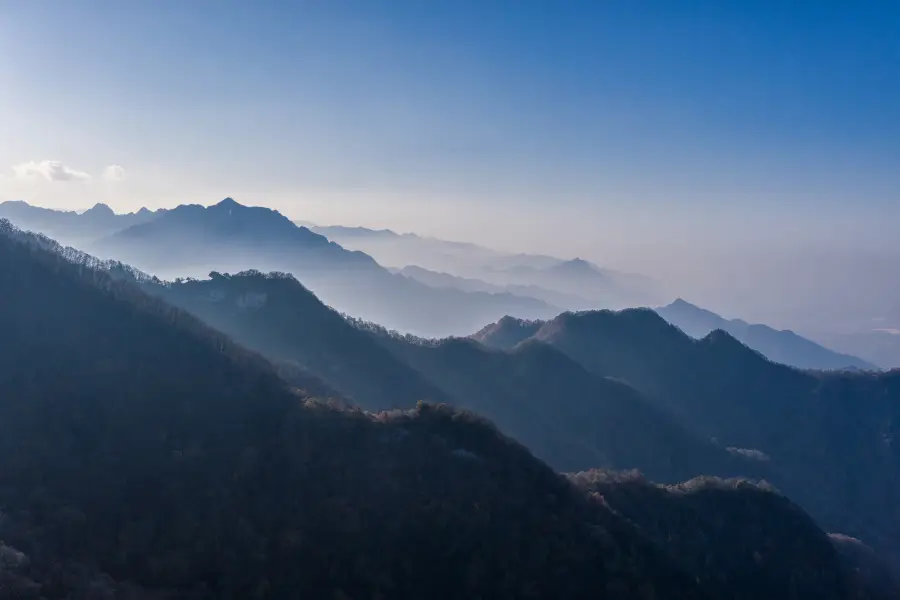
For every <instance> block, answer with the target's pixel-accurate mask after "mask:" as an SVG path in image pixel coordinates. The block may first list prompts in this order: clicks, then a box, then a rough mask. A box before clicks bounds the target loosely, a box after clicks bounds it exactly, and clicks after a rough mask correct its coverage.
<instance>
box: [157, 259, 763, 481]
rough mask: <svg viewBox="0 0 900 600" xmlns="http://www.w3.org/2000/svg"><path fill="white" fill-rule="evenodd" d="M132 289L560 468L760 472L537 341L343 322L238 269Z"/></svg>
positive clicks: (373, 394) (299, 294)
mask: <svg viewBox="0 0 900 600" xmlns="http://www.w3.org/2000/svg"><path fill="white" fill-rule="evenodd" d="M143 285H144V288H145V289H146V290H147V291H149V292H151V293H153V294H156V295H159V296H161V297H162V298H164V299H165V300H167V301H168V302H171V303H172V304H174V305H176V306H178V307H180V308H184V309H186V310H188V311H190V312H192V313H193V314H195V315H196V316H198V317H200V318H201V319H203V320H204V321H206V322H207V323H208V324H210V325H212V326H213V327H216V328H217V329H219V330H221V331H223V332H225V333H227V334H228V335H230V336H232V337H233V338H234V339H235V340H237V341H238V342H239V343H241V344H244V345H245V346H247V347H249V348H251V349H253V350H257V351H259V352H262V353H263V354H265V355H266V356H268V357H270V358H272V359H275V360H280V361H287V362H289V363H293V364H296V365H298V366H299V367H301V368H302V369H303V370H304V371H306V372H308V373H310V374H311V375H313V376H315V377H317V378H319V379H321V380H322V381H323V382H325V383H326V384H327V385H328V386H329V387H330V388H333V389H335V390H337V391H339V392H340V394H341V395H342V396H343V397H345V398H348V399H350V400H351V401H352V402H354V403H356V404H357V405H359V406H362V407H364V408H366V409H370V410H380V409H386V408H394V407H398V408H410V407H412V406H415V404H416V402H417V401H418V400H431V401H438V402H449V403H452V404H453V405H455V406H458V407H462V408H466V409H470V410H474V411H476V412H478V413H480V414H483V415H484V416H486V417H488V418H489V419H491V420H492V421H494V422H496V423H497V424H498V425H499V426H500V427H501V428H502V429H503V430H504V431H505V432H507V433H508V434H511V435H512V436H513V437H515V438H516V439H518V440H520V441H521V442H522V443H524V444H525V445H526V446H528V447H529V448H530V449H531V450H532V451H533V452H535V453H536V454H537V455H538V456H539V457H540V458H543V459H545V460H547V461H548V462H550V464H551V465H553V466H554V467H556V468H557V469H560V470H582V469H586V468H590V467H595V466H603V467H608V468H620V469H621V468H640V469H642V470H643V471H644V472H646V473H647V474H648V475H650V476H652V477H654V478H658V479H660V480H664V481H680V480H682V479H685V478H689V477H692V476H696V475H697V474H701V473H712V474H721V475H735V474H748V473H749V474H752V475H757V476H764V475H766V474H767V470H766V469H765V466H764V465H758V464H756V463H754V462H752V461H748V460H746V459H745V458H744V457H735V456H732V455H730V454H728V453H727V452H726V451H725V450H724V449H722V448H719V447H716V446H715V445H713V444H711V443H709V442H707V441H705V440H703V439H702V438H699V437H698V436H695V435H693V434H690V433H688V432H686V431H684V430H683V428H682V427H681V426H680V425H678V424H677V423H675V422H674V421H673V420H672V419H671V418H670V417H669V416H668V415H666V414H664V413H662V412H660V411H658V410H657V409H654V408H652V407H650V406H649V405H648V404H647V403H646V401H645V400H643V399H642V398H640V395H639V394H638V393H637V392H636V391H635V390H634V389H632V388H629V387H628V386H625V385H622V384H619V383H615V382H611V381H607V380H605V379H603V378H599V377H596V376H593V375H591V374H590V373H588V372H587V371H585V370H584V368H582V367H581V366H579V365H578V364H577V363H575V362H574V361H572V360H571V359H569V358H568V357H566V356H565V355H563V354H562V353H560V352H558V351H555V350H553V349H552V348H550V347H549V346H546V345H543V344H535V345H533V346H532V347H526V348H521V349H518V350H517V351H516V352H514V353H501V352H490V351H487V350H486V349H485V348H484V347H483V346H480V345H478V344H475V343H472V342H468V341H465V340H447V341H442V342H436V343H433V344H432V343H423V342H422V341H420V340H416V339H411V338H407V337H400V336H397V335H393V334H390V333H388V332H387V331H386V330H383V329H381V328H377V327H374V326H372V325H369V324H367V323H364V322H359V323H357V325H356V326H355V325H354V324H351V323H350V322H348V321H347V320H346V319H345V318H344V317H342V316H340V315H339V314H337V313H336V312H334V311H333V310H331V309H329V308H328V307H326V306H325V305H324V304H322V303H320V302H319V301H318V300H317V299H316V298H315V296H314V295H313V294H312V293H311V292H309V291H308V290H307V289H305V288H304V287H303V286H302V285H300V283H298V282H297V281H296V280H294V279H293V278H291V277H287V276H284V275H277V274H276V275H263V274H261V273H258V272H246V273H241V274H238V275H233V276H229V275H219V274H213V277H212V278H211V279H210V280H205V281H186V282H175V283H171V284H166V285H160V284H158V283H156V282H152V281H151V282H146V281H145V282H144V283H143Z"/></svg>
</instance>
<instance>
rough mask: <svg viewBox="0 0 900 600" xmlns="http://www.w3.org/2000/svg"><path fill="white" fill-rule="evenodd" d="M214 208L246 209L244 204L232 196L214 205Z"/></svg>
mask: <svg viewBox="0 0 900 600" xmlns="http://www.w3.org/2000/svg"><path fill="white" fill-rule="evenodd" d="M213 208H245V207H244V206H243V205H242V204H239V203H238V202H237V201H236V200H235V199H234V198H232V197H231V196H229V197H227V198H225V199H224V200H222V201H221V202H219V203H218V204H214V205H213Z"/></svg>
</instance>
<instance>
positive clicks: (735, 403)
mask: <svg viewBox="0 0 900 600" xmlns="http://www.w3.org/2000/svg"><path fill="white" fill-rule="evenodd" d="M474 338H475V339H476V340H478V341H479V342H480V343H483V344H486V345H488V346H491V347H497V348H501V349H502V348H509V347H510V345H511V344H512V348H513V349H514V348H517V347H519V346H521V345H522V344H528V343H533V342H534V341H539V342H543V343H546V344H550V345H552V346H553V347H555V348H557V349H558V350H560V351H562V352H564V353H565V354H566V355H568V356H570V357H571V358H573V359H574V360H576V361H577V362H578V363H579V364H581V365H583V366H584V367H585V368H586V369H587V370H589V371H591V372H593V373H595V374H597V375H602V376H606V377H613V378H616V379H619V380H622V381H626V382H628V383H629V384H631V385H633V386H634V387H635V388H636V389H638V390H640V391H641V392H642V393H643V394H644V395H645V397H646V398H648V399H650V400H652V401H653V403H654V405H655V406H656V407H657V408H660V409H662V410H666V411H669V412H670V413H671V414H674V415H676V416H677V417H678V419H679V421H680V422H681V423H683V424H684V425H685V426H686V427H687V428H689V430H691V431H693V432H696V433H698V434H701V435H703V436H706V437H708V438H709V439H714V440H716V441H717V443H719V444H721V445H723V446H726V447H728V448H730V449H731V451H732V452H735V453H739V454H741V455H744V456H748V457H756V458H758V459H759V460H761V461H763V462H765V463H767V464H768V465H769V466H770V468H773V469H775V470H776V471H778V472H780V473H781V475H782V477H784V479H781V478H779V479H777V481H778V485H779V486H781V487H783V489H785V491H787V492H788V493H789V495H791V497H793V498H794V499H796V500H798V501H799V502H800V504H801V505H803V506H805V507H806V508H807V509H808V510H809V511H810V512H811V513H812V514H813V515H814V516H816V517H817V518H819V520H820V522H821V523H823V524H824V525H825V526H826V527H827V528H834V527H839V529H841V530H843V531H844V532H845V533H851V535H854V536H859V537H862V538H864V539H866V540H868V541H869V542H872V543H875V544H876V545H877V546H878V547H879V549H880V550H881V551H882V552H884V553H885V555H887V554H892V555H893V556H895V557H898V558H900V555H898V554H897V550H898V548H897V547H896V545H895V542H893V541H892V540H896V539H900V514H898V513H897V509H896V506H898V504H897V502H896V499H897V498H900V477H898V475H900V451H898V446H897V444H896V442H895V441H894V438H895V431H896V426H897V423H898V422H900V370H897V371H892V372H889V373H866V372H849V371H836V372H805V371H800V370H796V369H792V368H790V367H787V366H785V365H780V364H777V363H774V362H772V361H770V360H768V359H767V358H765V357H764V356H763V355H762V354H760V353H759V352H757V351H754V350H752V349H750V348H748V347H747V346H745V345H744V344H742V343H741V342H739V341H738V340H736V339H735V338H734V337H732V336H731V335H729V334H728V333H727V332H725V331H722V330H716V331H713V332H712V333H710V334H708V335H707V336H706V337H704V338H702V339H700V340H696V339H693V338H691V337H689V336H688V335H686V334H685V333H684V332H682V331H681V330H680V329H678V328H677V327H675V326H674V325H671V324H669V323H667V322H666V321H665V320H663V319H662V318H661V317H660V316H659V315H658V314H656V313H655V312H653V311H652V310H649V309H634V310H627V311H622V312H619V313H615V312H610V311H594V312H584V313H566V314H563V315H560V316H559V317H557V318H556V319H553V320H551V321H548V322H544V323H534V322H529V321H521V320H517V319H511V318H510V319H503V320H501V321H500V322H498V323H496V324H494V325H491V326H488V327H486V328H484V329H483V330H482V331H480V332H479V333H477V334H475V336H474ZM822 465H828V468H827V469H822V468H821V466H822Z"/></svg>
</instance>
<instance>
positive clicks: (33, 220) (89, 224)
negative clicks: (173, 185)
mask: <svg viewBox="0 0 900 600" xmlns="http://www.w3.org/2000/svg"><path fill="white" fill-rule="evenodd" d="M165 212H166V210H165V209H160V210H158V211H151V210H148V209H146V208H142V209H140V210H139V211H137V212H134V213H128V214H116V213H115V212H113V210H112V209H111V208H110V207H109V206H107V205H105V204H95V205H94V206H93V208H90V209H88V210H86V211H84V212H74V211H59V210H52V209H49V208H42V207H40V206H32V205H31V204H28V203H27V202H22V201H10V202H0V218H3V219H8V220H9V221H11V222H13V223H15V224H16V225H17V226H19V227H21V228H23V229H27V230H30V231H38V232H40V233H43V234H44V235H48V236H50V237H52V238H54V239H57V240H58V241H60V242H62V243H64V244H70V245H73V246H80V245H84V244H88V243H90V242H93V241H95V240H97V239H99V238H102V237H105V236H108V235H112V234H114V233H116V232H118V231H121V230H122V229H126V228H128V227H131V226H132V225H139V224H141V223H147V222H149V221H152V220H153V219H155V218H156V217H159V216H161V215H163V214H165Z"/></svg>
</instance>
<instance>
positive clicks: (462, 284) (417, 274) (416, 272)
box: [397, 266, 596, 310]
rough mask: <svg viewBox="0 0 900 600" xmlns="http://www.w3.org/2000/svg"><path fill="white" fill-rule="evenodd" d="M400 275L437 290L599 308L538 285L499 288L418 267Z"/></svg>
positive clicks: (587, 301)
mask: <svg viewBox="0 0 900 600" xmlns="http://www.w3.org/2000/svg"><path fill="white" fill-rule="evenodd" d="M397 272H398V273H400V274H401V275H404V276H406V277H410V278H412V279H415V280H417V281H421V282H422V283H424V284H425V285H429V286H431V287H437V288H448V289H457V290H462V291H465V292H487V293H490V294H513V295H516V296H521V297H525V298H537V299H538V300H541V301H543V302H546V303H548V304H550V305H552V306H559V307H562V308H565V309H568V310H584V309H589V308H596V303H595V302H593V301H591V300H588V299H587V298H582V297H580V296H576V295H574V294H566V293H563V292H558V291H555V290H550V289H547V288H542V287H540V286H538V285H515V284H508V285H498V284H495V283H488V282H486V281H482V280H480V279H475V278H467V277H457V276H455V275H450V274H449V273H438V272H437V271H429V270H428V269H423V268H422V267H417V266H407V267H404V268H402V269H398V270H397Z"/></svg>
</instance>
